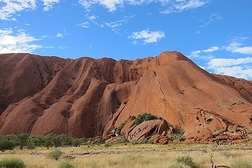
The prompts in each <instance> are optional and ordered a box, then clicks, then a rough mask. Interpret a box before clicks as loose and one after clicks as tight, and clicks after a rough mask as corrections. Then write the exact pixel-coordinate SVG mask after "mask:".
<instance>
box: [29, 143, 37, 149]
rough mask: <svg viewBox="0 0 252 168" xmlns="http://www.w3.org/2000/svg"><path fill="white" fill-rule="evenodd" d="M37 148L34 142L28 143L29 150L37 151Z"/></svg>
mask: <svg viewBox="0 0 252 168" xmlns="http://www.w3.org/2000/svg"><path fill="white" fill-rule="evenodd" d="M35 148H36V146H35V144H34V143H33V142H32V141H28V143H27V149H35Z"/></svg>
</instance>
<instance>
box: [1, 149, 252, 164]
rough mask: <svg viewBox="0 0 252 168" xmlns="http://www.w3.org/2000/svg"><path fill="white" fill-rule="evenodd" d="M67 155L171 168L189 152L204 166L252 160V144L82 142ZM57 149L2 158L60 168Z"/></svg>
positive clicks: (90, 161)
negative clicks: (53, 157)
mask: <svg viewBox="0 0 252 168" xmlns="http://www.w3.org/2000/svg"><path fill="white" fill-rule="evenodd" d="M59 149H60V150H61V151H63V152H64V154H65V155H71V156H75V159H72V160H70V161H69V162H70V163H72V164H73V165H75V167H77V168H84V167H85V168H100V167H102V168H169V167H170V166H171V165H173V164H175V163H176V158H178V157H181V156H186V155H189V156H190V157H192V158H193V161H194V162H196V163H197V164H199V165H200V166H201V167H202V168H209V167H211V162H210V158H211V155H213V161H214V163H215V164H217V165H231V164H232V163H233V162H234V161H235V160H239V159H241V158H242V159H243V160H247V161H250V160H252V145H250V144H242V145H233V146H228V145H226V146H214V145H198V144H170V145H152V144H144V145H132V144H127V145H112V146H111V147H104V145H99V146H91V147H89V146H81V147H78V148H76V147H66V148H59ZM51 150H54V149H49V150H47V149H46V148H37V149H35V150H32V151H31V150H27V149H25V150H22V151H21V150H18V149H16V150H13V151H6V152H4V153H0V159H2V158H6V157H15V158H20V159H22V160H23V161H24V162H25V164H26V165H27V167H28V168H57V167H58V165H59V163H60V162H59V161H55V160H51V159H48V158H47V157H46V154H47V153H48V152H50V151H51Z"/></svg>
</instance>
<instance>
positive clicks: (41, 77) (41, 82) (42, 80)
mask: <svg viewBox="0 0 252 168" xmlns="http://www.w3.org/2000/svg"><path fill="white" fill-rule="evenodd" d="M32 58H33V60H34V62H35V64H36V66H37V69H38V71H39V76H40V80H41V81H40V90H42V89H43V88H44V78H43V75H42V72H41V69H40V65H39V63H38V61H37V60H36V58H35V57H34V56H32Z"/></svg>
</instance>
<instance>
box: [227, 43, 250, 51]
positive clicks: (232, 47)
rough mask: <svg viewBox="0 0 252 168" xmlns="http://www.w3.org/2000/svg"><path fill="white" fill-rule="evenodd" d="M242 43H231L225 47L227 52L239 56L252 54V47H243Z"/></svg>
mask: <svg viewBox="0 0 252 168" xmlns="http://www.w3.org/2000/svg"><path fill="white" fill-rule="evenodd" d="M242 45H243V44H242V43H239V42H231V43H230V44H229V45H228V46H226V47H224V48H225V49H226V50H227V51H230V52H232V53H239V54H252V46H242Z"/></svg>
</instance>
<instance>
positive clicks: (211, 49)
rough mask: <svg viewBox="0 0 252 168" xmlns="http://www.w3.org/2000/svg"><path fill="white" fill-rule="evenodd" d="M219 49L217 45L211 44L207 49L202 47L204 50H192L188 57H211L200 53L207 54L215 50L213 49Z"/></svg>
mask: <svg viewBox="0 0 252 168" xmlns="http://www.w3.org/2000/svg"><path fill="white" fill-rule="evenodd" d="M218 50H220V47H218V46H212V47H209V48H207V49H204V50H196V51H192V52H191V54H190V55H189V57H190V58H212V56H209V55H204V56H201V54H206V53H207V54H209V53H212V52H215V51H218Z"/></svg>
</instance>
